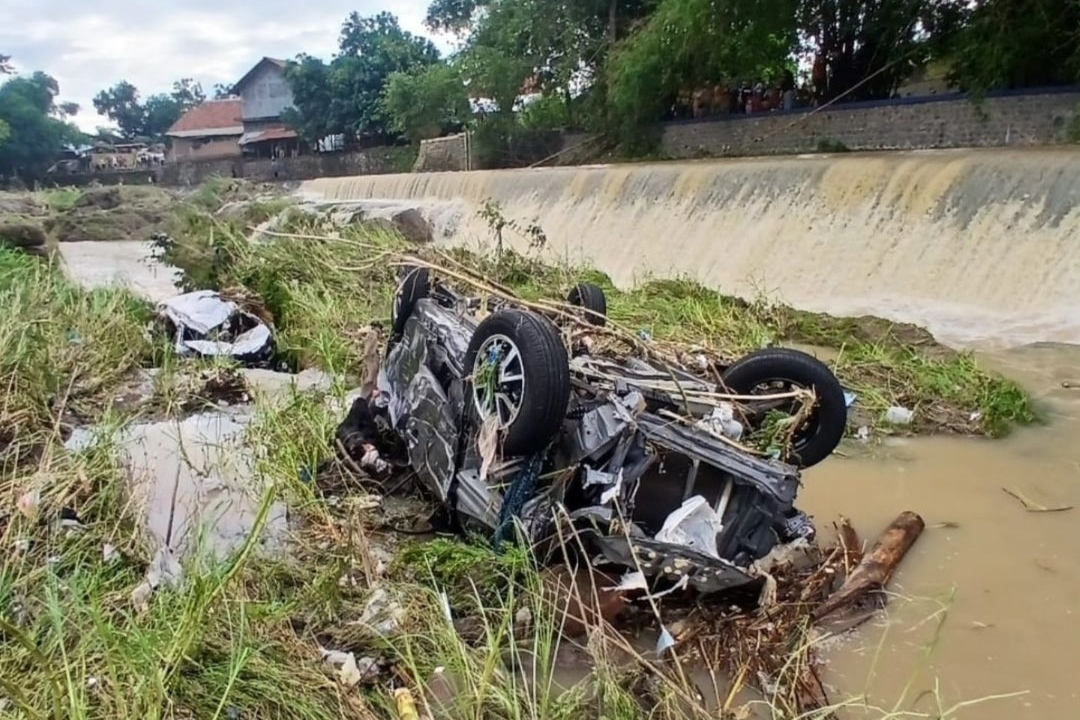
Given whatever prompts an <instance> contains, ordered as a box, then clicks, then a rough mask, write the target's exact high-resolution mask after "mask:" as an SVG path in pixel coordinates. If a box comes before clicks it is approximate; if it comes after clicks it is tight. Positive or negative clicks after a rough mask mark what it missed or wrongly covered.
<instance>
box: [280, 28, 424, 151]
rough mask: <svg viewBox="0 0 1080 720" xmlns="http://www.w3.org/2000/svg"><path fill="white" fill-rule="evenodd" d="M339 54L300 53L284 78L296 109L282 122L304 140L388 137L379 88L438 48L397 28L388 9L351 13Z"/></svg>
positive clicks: (373, 140) (365, 140) (366, 141)
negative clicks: (364, 14) (327, 56)
mask: <svg viewBox="0 0 1080 720" xmlns="http://www.w3.org/2000/svg"><path fill="white" fill-rule="evenodd" d="M338 45H339V53H338V55H337V56H336V57H335V58H334V59H333V60H332V61H331V62H330V63H325V62H323V61H322V60H319V59H317V58H312V57H309V56H300V57H299V58H298V59H297V60H296V61H295V62H291V63H289V65H288V66H287V68H286V70H285V77H286V79H287V80H288V81H289V86H290V88H291V89H292V91H293V102H294V105H295V112H292V113H288V114H287V115H286V116H285V118H284V119H285V121H286V122H287V123H288V124H289V125H290V126H292V127H293V128H294V129H296V130H297V132H299V133H300V135H301V136H302V137H303V138H304V139H305V140H307V141H308V142H316V141H318V140H320V139H322V138H324V137H326V136H328V135H337V134H342V135H345V136H346V138H347V139H348V140H350V141H359V142H360V143H362V144H374V143H379V142H386V141H387V140H389V139H392V138H393V137H394V135H395V133H394V132H393V131H392V130H391V129H390V128H389V127H388V126H387V121H386V117H385V113H384V108H383V92H384V90H385V88H386V85H387V82H388V81H389V78H390V76H391V75H393V74H394V73H401V72H412V71H417V70H419V69H422V68H424V67H427V66H430V65H433V64H435V63H437V62H438V60H439V53H438V51H437V50H436V49H435V46H434V45H433V44H432V43H431V41H430V40H427V39H424V38H421V37H417V36H415V35H413V34H412V33H409V32H407V31H405V30H403V29H402V28H401V26H400V25H399V24H398V21H397V18H396V17H395V16H394V15H392V14H390V13H386V12H382V13H378V14H377V15H373V16H370V17H361V16H360V15H359V14H357V13H352V14H351V15H349V17H348V18H347V19H346V20H345V23H344V24H343V25H342V27H341V34H340V36H339V39H338Z"/></svg>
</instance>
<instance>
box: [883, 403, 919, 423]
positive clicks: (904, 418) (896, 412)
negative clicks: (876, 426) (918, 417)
mask: <svg viewBox="0 0 1080 720" xmlns="http://www.w3.org/2000/svg"><path fill="white" fill-rule="evenodd" d="M914 417H915V411H913V410H908V409H907V408H906V407H900V406H899V405H893V406H892V407H890V408H889V409H888V410H886V411H885V422H887V423H891V424H893V425H910V424H911V420H912V418H914Z"/></svg>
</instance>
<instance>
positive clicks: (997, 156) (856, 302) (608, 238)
mask: <svg viewBox="0 0 1080 720" xmlns="http://www.w3.org/2000/svg"><path fill="white" fill-rule="evenodd" d="M300 192H301V194H302V195H304V196H305V197H308V198H322V199H326V200H331V201H367V200H375V201H378V202H379V204H380V206H385V205H386V203H387V201H391V200H393V201H398V202H399V203H400V204H401V205H402V206H415V207H419V208H421V210H422V211H423V212H424V213H425V215H427V217H428V218H429V219H430V221H431V222H432V224H433V226H434V227H435V229H436V232H437V234H438V235H439V236H440V237H441V238H442V241H444V242H452V243H478V242H483V241H490V238H491V230H490V228H489V226H488V224H487V222H486V221H485V220H484V219H483V218H481V217H480V216H479V214H478V211H479V210H480V209H481V208H482V207H483V205H484V204H485V203H486V202H488V201H489V200H490V201H494V202H496V203H498V204H499V206H500V208H501V212H502V213H503V215H505V217H507V218H508V219H512V220H516V221H519V222H521V223H529V222H533V221H535V222H537V223H538V224H539V225H540V227H541V228H542V229H543V232H544V234H545V235H546V237H547V241H548V242H547V253H548V254H549V255H550V257H551V258H553V259H563V260H569V261H571V262H575V263H577V262H587V263H591V264H593V265H595V266H597V267H598V269H600V270H602V271H604V272H605V273H607V274H608V275H610V276H611V277H612V279H613V280H614V281H615V282H616V283H617V284H619V285H621V286H624V287H625V286H628V285H632V284H634V283H635V281H638V280H640V279H642V278H643V277H645V276H648V275H653V276H668V277H670V276H677V275H685V276H690V277H692V278H694V279H696V280H698V281H700V282H702V283H703V284H706V285H709V286H712V287H715V288H717V289H718V290H720V291H721V292H723V293H725V294H732V295H737V296H742V297H751V296H756V295H759V294H760V293H761V292H763V291H764V292H767V293H768V294H770V295H772V296H775V297H777V298H778V299H780V300H782V301H784V302H785V303H787V304H790V305H793V306H795V307H798V308H800V309H805V310H812V311H819V312H827V313H830V314H835V315H852V316H855V315H863V314H868V315H875V316H878V317H884V318H887V319H890V320H894V321H899V322H912V323H915V324H918V325H922V326H924V327H927V328H928V329H929V330H930V331H931V332H932V333H934V335H935V336H936V337H938V338H939V339H941V340H942V341H944V342H947V343H949V344H953V345H978V346H983V347H994V346H997V347H1002V346H1016V345H1023V344H1025V343H1029V342H1035V341H1054V342H1080V311H1078V310H1077V304H1076V300H1077V298H1080V247H1077V245H1076V243H1075V242H1072V238H1073V237H1074V236H1075V235H1076V233H1077V231H1078V230H1080V151H1074V150H1066V149H1061V148H1055V149H1053V150H1045V151H1042V150H1025V151H1015V150H986V151H967V150H964V151H927V152H912V153H890V154H858V155H844V156H827V155H813V156H802V157H787V158H769V159H764V158H757V159H739V160H722V161H715V160H710V161H703V162H680V163H664V164H645V165H612V166H587V167H576V168H554V169H540V170H506V171H486V172H469V173H430V174H422V175H381V176H366V177H354V178H326V179H320V180H312V181H309V182H306V183H304V184H303V186H302V187H301V190H300ZM506 239H507V240H508V241H509V242H511V243H512V244H514V245H516V246H518V247H519V248H521V249H523V248H525V247H526V246H527V245H528V242H529V239H530V238H528V237H515V236H513V234H510V233H508V234H507V237H506Z"/></svg>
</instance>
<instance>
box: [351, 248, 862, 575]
mask: <svg viewBox="0 0 1080 720" xmlns="http://www.w3.org/2000/svg"><path fill="white" fill-rule="evenodd" d="M568 301H569V303H570V304H571V305H573V306H576V307H577V308H578V309H579V310H580V314H579V317H578V318H577V319H576V320H572V321H571V323H572V324H576V325H577V326H578V327H580V326H581V324H582V323H586V324H589V323H591V324H592V325H593V326H594V327H598V326H601V325H603V324H604V322H605V317H604V316H605V312H606V301H605V298H604V295H603V291H602V290H601V289H600V288H598V287H596V286H593V285H588V284H583V285H579V286H578V287H576V288H575V289H574V290H573V291H572V292H571V294H570V297H569V298H568ZM481 306H483V307H481ZM483 314H486V316H485V317H483V318H482V319H480V315H483ZM560 324H561V325H562V328H560ZM565 330H568V328H567V322H566V318H565V317H547V316H545V315H544V314H543V313H541V312H534V311H530V310H528V309H524V308H522V307H519V306H515V303H514V302H513V300H498V301H489V302H487V303H482V302H481V301H480V300H478V299H477V298H474V297H470V296H467V295H463V294H459V293H458V292H456V291H455V290H454V289H453V288H452V287H450V286H449V285H447V284H445V283H434V282H432V281H431V279H430V277H429V274H428V272H427V271H426V270H424V269H420V268H412V269H410V270H409V271H408V273H407V276H406V277H405V278H404V280H403V282H402V284H401V287H400V288H399V292H398V295H397V298H396V301H395V306H394V317H393V327H392V333H391V338H390V342H389V345H388V351H387V355H386V358H385V360H384V362H383V363H382V366H381V369H380V371H379V376H378V382H377V391H376V392H375V394H374V396H373V399H372V401H371V402H370V403H369V404H367V405H366V406H365V407H364V408H362V409H363V412H364V413H365V414H369V413H373V414H374V416H375V418H376V419H378V420H380V421H381V422H382V423H383V424H384V425H385V426H387V427H388V428H389V429H391V430H392V432H393V434H394V435H395V436H396V437H397V438H399V439H400V447H401V451H402V452H403V453H404V455H405V456H406V458H405V459H404V460H403V462H407V464H408V465H409V466H410V467H411V469H412V470H413V471H415V473H416V474H417V476H418V478H419V480H420V482H421V483H422V484H423V486H424V487H425V488H426V489H427V490H428V491H430V492H431V493H432V494H433V495H434V496H435V497H436V498H437V499H438V500H439V501H440V502H441V504H442V506H443V508H444V509H445V510H446V511H447V514H448V516H449V517H450V518H452V519H453V521H454V522H455V523H457V524H458V525H459V526H461V527H464V528H469V529H472V530H478V531H481V532H484V533H485V534H488V535H489V536H491V537H492V538H493V540H494V541H495V542H496V543H498V542H501V541H502V540H505V539H508V538H511V537H512V536H514V535H515V534H517V535H518V536H519V537H520V536H523V537H524V538H526V539H527V541H529V542H531V543H532V544H533V545H534V547H536V548H538V550H539V549H542V548H545V547H547V548H549V549H552V550H554V549H559V550H562V551H565V550H566V549H567V548H568V547H569V548H573V549H574V550H575V551H576V550H578V549H580V550H582V551H583V554H584V555H586V556H587V557H588V559H589V560H590V561H592V562H594V564H600V565H603V564H611V565H615V566H621V567H622V568H624V569H628V570H632V571H638V572H641V573H643V574H644V575H645V576H646V577H647V578H653V579H660V578H662V579H664V580H666V581H669V582H673V583H675V584H678V585H681V586H683V587H687V586H689V587H693V588H695V589H696V590H698V591H700V592H717V591H722V590H727V589H731V588H735V587H738V586H742V585H745V584H747V583H750V582H753V581H754V580H755V577H754V575H753V574H752V572H751V571H750V570H749V567H750V566H751V565H752V564H753V562H754V561H755V560H758V559H760V558H762V557H764V556H765V555H767V554H768V553H769V552H770V551H771V550H772V549H773V548H774V547H775V546H777V545H778V544H781V543H786V542H790V541H793V540H795V539H798V538H809V537H811V536H812V535H813V533H814V528H813V525H812V524H811V522H810V520H809V518H808V517H807V516H806V515H805V514H804V513H802V512H801V511H799V510H797V509H796V508H795V497H796V493H797V490H798V487H799V470H798V465H802V466H807V465H811V464H814V463H816V462H819V461H820V460H822V459H824V458H825V457H826V456H827V455H828V454H829V453H831V452H832V450H833V449H834V448H835V447H836V445H837V444H838V443H839V441H840V439H841V437H842V435H843V433H844V426H845V422H846V407H845V402H844V393H843V390H842V388H841V387H840V385H839V383H838V381H837V380H836V378H835V376H833V374H832V373H831V372H830V371H829V370H828V368H827V367H825V366H824V365H822V364H821V363H819V362H818V361H817V360H815V359H814V358H813V357H811V356H809V355H806V354H804V353H800V352H796V351H792V350H785V349H777V348H772V349H767V350H763V351H760V352H757V353H752V354H751V355H749V356H747V357H745V358H743V359H741V360H739V361H738V362H736V363H734V364H732V365H731V366H730V367H727V368H726V369H724V370H723V372H722V373H721V377H720V382H709V381H707V380H705V379H704V378H703V377H699V376H698V375H697V374H695V373H691V372H689V371H687V370H685V369H683V368H680V367H676V366H674V365H672V364H668V363H662V362H657V361H655V360H648V361H647V360H644V359H640V358H615V357H601V356H594V355H593V354H591V353H589V352H587V351H585V350H584V349H583V347H582V346H581V345H580V344H578V345H575V344H574V343H572V342H570V341H569V340H568V339H567V338H568V337H569V336H570V334H571V333H569V332H568V331H567V332H564V331H565ZM568 346H569V347H570V349H568ZM777 385H780V386H783V387H788V388H792V387H795V388H801V389H802V390H804V391H806V392H807V393H808V394H810V393H812V395H811V397H812V398H813V407H812V409H811V411H810V412H809V413H803V416H804V417H802V423H801V425H800V426H799V428H798V429H797V430H796V431H794V432H793V435H792V440H793V442H792V443H791V448H792V451H791V454H790V455H788V456H786V457H785V458H784V460H787V462H785V461H784V460H781V459H774V458H770V457H767V456H763V455H762V454H756V453H754V452H751V451H748V450H747V449H746V448H745V447H743V446H741V445H740V444H739V443H738V442H736V439H737V438H738V437H739V435H740V434H741V432H742V431H743V430H744V429H745V428H746V427H751V428H753V426H754V424H755V423H757V422H761V417H762V414H763V413H769V412H775V411H777V410H778V409H782V408H780V405H782V404H783V402H785V401H788V402H789V401H790V393H788V394H785V393H781V392H778V390H777ZM733 396H738V397H740V398H741V399H742V400H745V401H746V402H740V403H739V409H740V413H741V414H740V415H739V417H741V421H740V420H737V419H736V418H735V413H734V412H733V409H734V403H730V402H727V401H725V400H724V398H731V397H733ZM758 396H760V397H762V398H763V400H762V401H761V402H760V403H755V402H754V398H755V397H758ZM755 405H757V406H758V407H757V409H756V410H755V409H753V408H754V406H755ZM748 408H749V409H748ZM356 412H357V408H356V407H354V410H353V413H350V415H355V414H356ZM349 422H350V421H349V420H347V421H346V425H348V424H349ZM343 427H345V426H344V425H343Z"/></svg>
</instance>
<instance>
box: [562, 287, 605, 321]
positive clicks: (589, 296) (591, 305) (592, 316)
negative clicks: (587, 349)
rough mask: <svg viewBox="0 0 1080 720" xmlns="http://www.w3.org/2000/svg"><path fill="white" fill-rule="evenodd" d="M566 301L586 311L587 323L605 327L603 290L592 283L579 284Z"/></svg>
mask: <svg viewBox="0 0 1080 720" xmlns="http://www.w3.org/2000/svg"><path fill="white" fill-rule="evenodd" d="M566 301H567V302H568V303H570V304H571V305H576V306H577V307H580V308H582V309H584V310H585V311H586V313H585V317H586V318H587V319H588V321H589V323H591V324H592V325H596V326H597V327H604V326H605V325H607V296H606V295H605V294H604V289H603V288H601V287H600V286H599V285H593V284H592V283H587V282H583V283H579V284H577V285H576V286H574V288H573V289H572V290H570V294H569V295H568V296H567V298H566Z"/></svg>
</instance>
